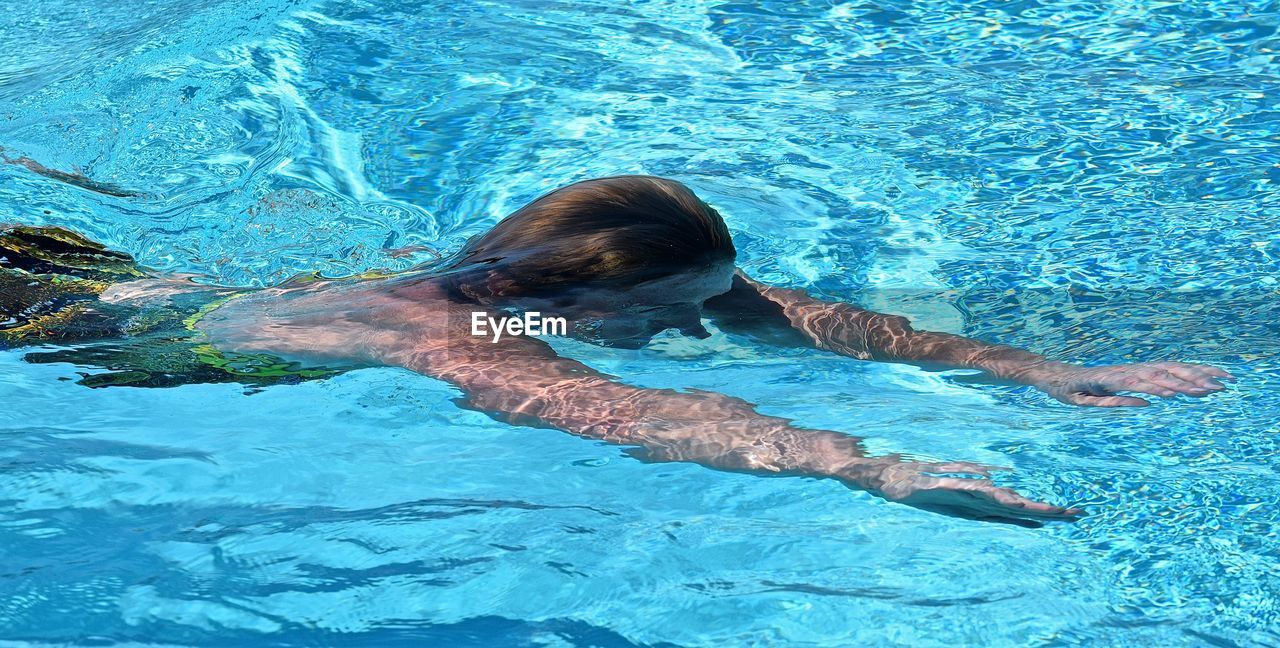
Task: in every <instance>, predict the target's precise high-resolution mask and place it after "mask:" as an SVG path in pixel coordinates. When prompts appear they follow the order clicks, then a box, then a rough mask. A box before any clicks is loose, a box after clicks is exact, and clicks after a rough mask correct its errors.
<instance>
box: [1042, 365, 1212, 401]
mask: <svg viewBox="0 0 1280 648" xmlns="http://www.w3.org/2000/svg"><path fill="white" fill-rule="evenodd" d="M1218 379H1224V380H1235V377H1234V376H1232V375H1231V374H1229V373H1227V372H1225V371H1223V370H1221V369H1218V368H1217V367H1210V366H1208V365H1201V364H1191V363H1188V362H1142V363H1138V364H1127V365H1109V366H1105V367H1078V366H1074V365H1065V364H1056V363H1055V365H1054V366H1052V367H1051V368H1046V369H1045V370H1043V372H1042V373H1041V374H1040V375H1038V376H1036V377H1034V378H1032V379H1031V380H1030V381H1029V382H1030V384H1031V385H1033V386H1035V387H1036V388H1037V389H1039V390H1040V391H1043V392H1045V393H1046V394H1049V395H1050V396H1052V397H1054V398H1056V399H1058V400H1060V401H1062V402H1064V403H1070V404H1072V405H1082V406H1086V407H1142V406H1144V405H1150V404H1151V403H1149V402H1148V401H1147V400H1146V399H1143V398H1138V397H1136V396H1119V395H1117V392H1138V393H1142V394H1151V395H1153V396H1162V397H1166V398H1167V397H1169V396H1176V395H1178V394H1185V395H1187V396H1207V395H1209V394H1212V393H1213V392H1216V391H1219V390H1221V389H1223V387H1224V385H1223V384H1222V383H1221V382H1219V380H1218Z"/></svg>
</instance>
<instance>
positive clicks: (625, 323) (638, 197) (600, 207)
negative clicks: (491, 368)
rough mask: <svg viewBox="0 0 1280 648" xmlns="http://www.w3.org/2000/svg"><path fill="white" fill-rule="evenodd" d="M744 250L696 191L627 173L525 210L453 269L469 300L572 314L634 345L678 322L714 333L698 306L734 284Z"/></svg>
mask: <svg viewBox="0 0 1280 648" xmlns="http://www.w3.org/2000/svg"><path fill="white" fill-rule="evenodd" d="M735 255H736V252H735V250H734V248H733V240H732V239H731V238H730V236H729V230H728V228H727V227H726V226H725V223H724V219H722V218H721V217H720V214H718V213H716V211H715V210H714V209H712V208H711V207H710V206H709V205H707V204H706V203H705V202H703V201H702V200H700V199H699V198H698V197H697V196H695V195H694V194H693V192H692V191H690V190H689V188H688V187H685V186H684V185H683V184H680V183H679V182H675V181H673V180H666V179H663V178H656V177H652V176H617V177H612V178H600V179H596V180H586V181H583V182H578V183H574V184H571V185H568V186H566V187H562V188H560V189H557V190H555V191H552V192H551V193H548V194H546V195H544V196H542V197H541V198H538V199H537V200H535V201H533V202H532V203H529V204H528V205H526V206H524V207H522V208H520V209H519V210H518V211H516V212H515V213H513V214H511V215H510V216H508V217H507V218H505V219H503V221H502V222H500V223H498V225H497V226H495V227H494V228H493V229H492V230H490V231H489V232H487V233H485V234H483V235H481V236H479V237H477V238H475V239H473V240H472V241H470V242H469V243H468V244H467V245H466V246H465V247H464V248H463V249H462V251H461V252H460V253H459V255H458V256H457V257H455V259H454V261H453V262H452V263H451V264H449V267H448V269H447V271H446V274H445V277H446V279H447V281H448V282H449V284H450V286H451V288H452V289H453V290H454V291H455V292H456V293H458V294H459V295H460V296H463V297H465V298H468V299H471V300H474V301H477V302H481V303H486V304H494V305H498V306H502V307H506V306H513V307H517V308H520V309H522V310H539V311H541V312H542V314H543V315H547V316H559V317H565V318H566V319H569V320H570V321H573V322H575V324H576V326H577V329H578V331H579V333H580V334H581V335H583V336H584V337H589V338H591V339H593V340H595V341H597V342H601V343H604V344H611V345H616V346H627V347H632V346H641V345H643V344H644V343H645V342H647V341H648V340H649V338H650V337H652V336H653V335H654V334H656V333H658V332H661V331H662V330H665V329H667V328H676V329H679V330H682V331H684V332H686V333H689V334H693V335H705V334H706V332H705V330H704V329H703V328H702V326H701V324H700V321H699V319H700V310H699V309H700V307H701V304H702V302H703V301H705V300H706V299H708V298H710V297H713V296H715V295H718V294H721V293H723V292H725V291H727V290H728V289H729V286H730V283H731V282H732V277H733V260H734V257H735Z"/></svg>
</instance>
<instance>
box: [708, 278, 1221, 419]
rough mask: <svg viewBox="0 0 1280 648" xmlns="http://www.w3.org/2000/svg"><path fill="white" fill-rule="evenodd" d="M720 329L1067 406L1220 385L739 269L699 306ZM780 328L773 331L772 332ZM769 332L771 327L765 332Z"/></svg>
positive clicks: (1133, 400)
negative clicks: (1060, 357)
mask: <svg viewBox="0 0 1280 648" xmlns="http://www.w3.org/2000/svg"><path fill="white" fill-rule="evenodd" d="M706 309H707V312H708V313H709V314H710V315H711V316H712V317H714V318H715V319H716V320H717V322H718V324H720V325H721V327H722V328H726V329H729V330H735V331H741V332H750V333H754V334H765V335H770V334H772V335H774V336H777V335H788V334H789V335H790V336H791V337H793V338H794V340H795V341H797V342H802V343H808V344H812V345H814V346H816V347H817V348H820V349H825V350H828V351H833V352H835V353H839V354H841V355H846V356H850V357H853V358H859V359H863V360H880V361H887V362H903V363H908V364H915V365H920V366H928V367H937V368H959V369H980V370H982V371H984V372H986V373H987V374H989V375H991V376H992V377H994V378H996V379H999V380H1009V381H1012V382H1017V383H1021V384H1025V385H1032V386H1034V387H1036V388H1038V389H1040V390H1042V391H1044V392H1046V393H1048V394H1049V395H1050V396H1053V397H1054V398H1056V399H1058V400H1060V401H1062V402H1065V403H1071V404H1074V405H1091V406H1099V407H1115V406H1141V405H1147V404H1148V402H1147V401H1146V400H1143V399H1141V398H1137V397H1133V396H1119V395H1117V392H1122V391H1128V392H1141V393H1145V394H1152V395H1155V396H1174V395H1177V394H1187V395H1191V396H1204V395H1207V394H1209V393H1212V392H1214V391H1217V390H1220V389H1222V388H1223V385H1222V383H1220V382H1218V380H1217V379H1218V378H1226V379H1231V378H1232V376H1231V375H1230V374H1228V373H1227V372H1225V371H1222V370H1221V369H1217V368H1215V367H1209V366H1205V365H1198V364H1190V363H1183V362H1152V363H1141V364H1130V365H1112V366H1106V367H1083V366H1079V365H1073V364H1068V363H1065V362H1055V361H1053V360H1050V359H1048V358H1046V357H1044V356H1042V355H1039V354H1036V353H1032V352H1030V351H1025V350H1023V349H1017V348H1014V347H1009V346H1003V345H998V344H988V343H986V342H982V341H980V340H974V339H971V338H966V337H961V336H959V335H952V334H950V333H935V332H932V331H917V330H915V329H913V328H911V324H910V323H909V322H908V321H907V319H906V318H905V317H900V316H897V315H885V314H881V313H875V312H872V311H868V310H863V309H861V308H858V307H856V306H853V305H850V304H842V303H837V302H825V301H822V300H819V299H815V298H813V297H811V296H810V295H809V294H808V293H806V292H804V291H803V290H796V289H790V288H778V287H774V286H767V285H764V284H761V283H759V282H757V281H754V280H752V279H751V278H750V277H748V276H746V274H744V273H743V272H741V271H739V272H738V273H737V274H736V275H735V276H734V281H733V288H732V289H731V290H730V291H729V292H728V293H726V294H724V295H721V296H718V297H715V298H713V299H712V300H710V301H708V302H707V304H706ZM779 328H782V329H786V331H785V333H784V332H779V331H778V330H777V329H779ZM770 329H773V330H772V331H771V330H770Z"/></svg>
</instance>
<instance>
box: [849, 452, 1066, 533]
mask: <svg viewBox="0 0 1280 648" xmlns="http://www.w3.org/2000/svg"><path fill="white" fill-rule="evenodd" d="M993 470H1008V469H1007V468H998V467H994V466H985V465H982V464H976V463H970V462H967V461H958V462H950V463H921V462H915V461H901V460H899V458H898V457H897V456H896V455H891V456H885V457H873V458H866V459H865V460H863V461H859V462H856V463H853V464H850V465H849V466H847V467H846V468H845V469H843V470H842V471H841V472H840V474H838V475H837V477H839V478H841V479H843V480H845V481H846V482H850V483H851V484H852V485H856V486H857V487H858V488H861V489H864V490H867V491H870V492H872V493H874V494H876V495H879V496H881V497H883V498H885V499H887V500H889V501H892V502H898V503H900V504H906V505H907V506H914V507H915V508H918V509H922V510H925V511H930V512H933V513H941V514H943V515H950V516H953V517H960V518H965V519H969V520H979V521H983V522H1001V523H1005V524H1016V525H1018V526H1024V527H1033V528H1034V527H1040V526H1043V525H1044V523H1045V522H1050V521H1075V520H1076V519H1077V518H1078V517H1079V516H1080V515H1081V514H1082V513H1083V511H1081V510H1080V509H1076V508H1065V507H1061V506H1055V505H1053V504H1047V503H1045V502H1037V501H1035V500H1033V499H1030V498H1027V497H1024V496H1022V495H1019V494H1018V493H1017V492H1016V491H1014V490H1013V489H1010V488H1003V487H1000V486H996V485H995V483H993V482H992V481H991V480H990V479H989V478H990V477H991V471H993ZM947 475H966V476H963V477H951V476H947Z"/></svg>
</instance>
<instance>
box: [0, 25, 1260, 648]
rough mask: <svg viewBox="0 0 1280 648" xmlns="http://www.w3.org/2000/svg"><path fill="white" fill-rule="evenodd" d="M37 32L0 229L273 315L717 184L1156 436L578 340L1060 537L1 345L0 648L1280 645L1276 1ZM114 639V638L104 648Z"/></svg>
mask: <svg viewBox="0 0 1280 648" xmlns="http://www.w3.org/2000/svg"><path fill="white" fill-rule="evenodd" d="M926 4H927V5H928V6H919V5H916V4H914V3H909V2H881V3H874V4H873V3H856V2H855V3H848V4H839V5H832V4H829V3H816V2H793V1H786V2H766V3H762V4H756V3H742V4H722V3H710V2H707V3H698V2H635V3H631V4H622V3H615V2H600V3H587V2H573V3H568V2H562V3H556V2H523V3H521V2H513V3H502V4H499V3H489V2H462V3H408V2H378V3H373V2H306V1H302V0H298V1H287V0H255V1H253V2H215V1H212V0H182V1H181V2H176V1H170V0H151V1H149V2H145V3H144V2H123V3H109V2H99V3H90V2H66V1H62V0H47V1H41V2H36V1H35V0H18V2H17V5H9V6H7V7H6V9H7V10H6V11H5V12H2V13H0V45H2V47H0V146H3V147H4V148H5V149H6V150H5V154H6V155H8V156H11V157H15V156H20V155H25V156H29V157H30V158H32V159H35V160H39V161H40V162H42V163H43V164H45V165H46V166H49V167H51V168H56V169H60V170H63V171H68V172H71V171H77V170H78V171H79V172H82V173H83V174H85V175H86V176H88V177H90V178H93V179H94V180H95V181H98V182H104V183H111V184H114V185H117V186H119V187H122V188H125V189H128V190H132V191H136V192H140V193H141V194H143V195H141V196H137V197H132V198H130V197H112V196H106V195H101V194H96V193H92V192H88V191H85V190H83V189H80V188H76V187H73V186H69V185H66V184H60V183H57V182H53V181H51V180H49V179H47V178H44V177H40V176H38V175H35V174H33V173H30V172H28V171H27V170H26V169H24V168H21V167H19V166H14V165H0V220H5V221H17V222H24V223H52V224H59V225H65V226H70V227H74V228H76V229H78V230H81V231H83V232H85V233H87V234H88V235H90V236H93V237H95V238H98V239H100V240H102V241H104V242H106V243H108V244H110V245H112V246H114V247H117V248H120V249H123V250H126V251H129V252H130V253H132V254H135V255H136V256H138V257H139V258H140V259H141V260H142V261H143V262H144V263H146V264H148V265H151V266H153V267H158V268H163V269H168V270H175V271H187V272H200V273H205V274H209V275H212V276H214V277H216V278H217V279H218V280H221V281H225V282H239V283H255V284H263V283H270V282H272V281H276V280H279V279H281V278H283V277H286V276H288V275H290V274H292V273H295V272H298V271H301V270H317V269H318V270H322V271H324V272H326V273H328V274H345V273H350V272H353V271H359V270H363V269H367V268H374V267H396V268H402V267H408V266H410V265H412V264H415V263H419V262H421V261H424V260H427V259H429V258H431V256H430V255H431V252H430V250H441V251H447V250H450V249H453V248H455V247H456V246H457V245H458V244H459V243H460V242H461V241H463V240H465V238H466V237H468V236H470V235H473V234H476V233H478V232H480V231H483V230H484V229H485V228H486V227H488V226H490V225H491V224H492V223H494V222H495V221H496V219H498V218H499V217H501V216H502V215H503V214H506V213H508V212H510V211H512V210H513V209H514V208H516V207H518V206H519V205H520V204H522V203H523V202H525V201H527V200H529V199H531V198H533V197H535V196H536V195H538V194H539V193H541V192H543V191H545V190H547V189H549V188H552V187H555V186H557V185H561V184H564V183H566V182H569V181H572V180H576V179H581V178H585V177H589V176H595V175H607V174H617V173H639V172H643V173H652V174H659V175H666V176H671V177H674V178H677V179H679V180H682V181H684V182H686V183H687V184H689V185H690V186H692V187H693V188H694V189H695V190H696V191H697V192H698V193H699V194H700V195H702V196H703V197H704V198H706V199H707V200H709V201H710V202H711V203H712V204H714V205H715V206H716V207H718V208H719V209H720V211H721V212H723V213H724V214H725V215H726V218H727V219H728V220H729V223H730V227H731V228H732V229H733V231H734V234H735V237H736V239H737V240H738V248H739V251H740V260H741V262H742V264H743V265H744V266H745V267H746V268H748V270H749V271H750V272H752V273H754V274H755V275H757V276H759V277H761V278H763V279H766V280H769V281H773V282H778V283H785V284H789V285H796V286H806V287H809V288H811V289H812V290H814V291H815V292H817V293H818V294H821V295H825V296H828V297H834V298H842V299H849V300H857V301H859V302H860V303H863V304H868V305H871V306H874V307H877V308H880V309H884V310H890V311H894V312H901V313H906V314H910V315H911V316H912V317H913V319H914V321H915V323H916V325H917V326H918V327H921V328H934V329H940V330H948V331H954V332H964V333H967V334H969V335H975V336H981V337H985V338H987V339H992V340H998V341H1002V342H1007V343H1013V344H1018V345H1023V346H1029V347H1033V348H1036V349H1038V350H1042V351H1045V352H1049V353H1053V354H1056V355H1059V356H1062V357H1065V358H1067V359H1073V360H1081V361H1091V362H1095V361H1096V362H1107V361H1111V362H1115V361H1125V360H1133V359H1136V358H1141V359H1150V360H1157V359H1181V360H1189V361H1201V362H1209V363H1214V364H1218V365H1221V366H1223V367H1225V368H1227V369H1229V370H1230V371H1232V372H1234V373H1237V374H1238V375H1240V376H1241V380H1240V382H1239V384H1238V385H1237V386H1236V387H1234V388H1233V389H1232V390H1230V391H1229V392H1227V393H1223V394H1219V395H1215V396H1212V397H1210V398H1208V399H1207V400H1205V401H1200V402H1192V401H1190V400H1179V401H1172V402H1161V403H1157V404H1155V405H1154V406H1152V407H1150V408H1146V409H1144V410H1141V411H1134V410H1126V411H1114V410H1108V411H1102V410H1082V409H1072V408H1069V407H1067V406H1064V405H1060V404H1057V403H1054V402H1052V401H1050V400H1049V399H1048V398H1047V397H1045V396H1043V395H1041V394H1038V393H1035V392H1031V391H1028V390H1026V389H1020V388H1013V387H999V386H972V385H968V384H965V383H962V382H960V381H958V380H956V379H955V377H954V376H952V375H949V374H938V373H925V372H922V371H918V370H916V369H912V368H904V367H894V366H882V365H870V364H864V363H857V362H854V361H851V360H845V359H841V358H833V357H828V356H826V355H824V354H822V353H819V352H815V351H805V350H779V349H770V348H763V347H757V346H753V345H751V344H748V343H746V342H745V341H743V340H739V339H736V338H732V337H729V336H726V335H724V334H717V335H715V336H714V337H712V338H711V339H710V340H705V341H688V340H676V339H674V338H672V339H664V340H659V341H657V342H655V343H654V344H653V345H651V347H650V348H648V349H646V350H644V351H642V352H623V351H608V350H603V349H598V348H592V347H588V346H585V345H569V344H563V345H560V346H561V347H562V350H563V351H564V352H565V353H572V354H574V355H576V356H577V357H579V358H582V359H584V360H586V361H588V362H590V363H591V364H593V365H595V366H597V367H598V368H600V369H602V370H604V371H607V372H609V373H613V374H616V375H621V376H625V377H627V379H628V380H631V381H633V382H635V383H637V384H642V385H650V386H671V387H698V388H703V389H714V390H720V391H724V392H728V393H731V394H734V395H736V396H741V397H743V398H747V399H749V400H752V401H754V402H757V403H759V404H760V405H761V408H762V410H763V411H765V412H767V413H770V414H775V415H780V416H787V417H791V418H794V419H796V420H797V421H798V422H799V423H801V424H804V425H808V426H813V427H827V428H831V429H839V430H845V431H848V432H850V433H857V434H864V435H868V436H870V437H871V440H870V444H871V445H872V446H873V447H874V448H876V449H877V450H878V451H885V452H888V451H899V452H908V453H914V454H917V455H921V456H925V457H936V458H946V459H967V460H976V461H983V462H987V463H993V464H1004V465H1011V466H1014V467H1016V468H1017V472H1016V473H1014V474H1013V475H1011V476H1009V477H1002V478H1001V479H1002V480H1004V481H1005V482H1006V483H1008V484H1011V485H1014V486H1017V487H1018V488H1021V489H1023V490H1025V491H1027V492H1029V493H1031V494H1033V495H1035V496H1038V497H1041V498H1044V499H1049V500H1052V501H1055V502H1060V503H1073V504H1078V505H1082V506H1085V507H1086V508H1087V509H1088V510H1089V511H1090V515H1089V516H1088V517H1087V518H1085V519H1084V520H1082V521H1081V522H1079V523H1077V524H1074V525H1056V526H1050V527H1046V528H1044V529H1040V530H1026V529H1020V528H1014V527H1005V526H997V525H982V524H977V523H971V522H965V521H960V520H954V519H948V518H943V517H939V516H936V515H930V514H927V513H924V512H920V511H916V510H913V509H909V508H905V507H901V506H895V505H891V504H887V503H884V502H882V501H879V500H876V499H874V498H872V497H869V496H867V495H865V494H862V493H857V492H852V491H849V490H847V489H844V488H842V487H840V486H838V485H836V484H834V483H830V482H819V481H811V480H802V479H761V478H756V477H751V476H745V475H735V474H725V473H717V472H713V471H709V470H705V469H702V468H699V467H696V466H688V465H674V464H672V465H658V464H644V463H640V462H638V461H635V460H632V459H630V458H628V457H625V456H623V455H622V454H621V453H620V451H619V450H618V449H617V448H614V447H608V446H602V445H597V444H594V443H591V442H588V441H583V440H579V439H576V438H573V437H569V436H567V435H563V434H561V433H558V432H555V431H550V430H533V429H526V428H516V427H512V426H507V425H503V424H499V423H496V422H493V421H491V420H489V419H487V418H485V417H484V416H482V415H480V414H477V413H474V412H469V411H465V410H461V409H459V408H458V407H457V406H456V405H454V404H453V403H452V402H451V399H452V398H453V397H455V396H456V393H455V392H454V391H453V390H452V389H451V388H448V387H446V386H443V385H441V384H440V383H437V382H435V381H432V380H429V379H426V378H421V377H417V376H414V375H411V374H408V373H406V372H401V371H392V370H370V371H361V372H355V373H349V374H346V375H343V376H340V377H338V378H335V379H330V380H325V381H319V382H312V383H308V384H304V385H298V386H280V387H272V388H268V389H266V390H264V391H261V392H259V393H254V394H251V395H246V394H245V393H244V389H242V388H239V387H237V386H234V385H205V386H187V387H180V388H174V389H152V390H147V389H131V388H113V389H102V390H90V389H86V388H84V387H81V386H78V385H76V384H74V381H73V380H67V378H72V379H74V378H75V377H76V375H75V371H76V370H77V368H76V367H71V366H66V365H30V364H26V363H23V362H22V361H21V359H20V356H19V355H17V354H14V353H6V354H4V355H0V398H2V399H3V400H2V401H0V402H2V404H3V407H2V408H0V441H2V442H0V467H2V469H0V500H3V503H2V505H0V572H2V574H0V575H2V578H0V637H4V638H9V639H15V640H29V641H34V642H63V641H72V642H90V641H99V640H100V639H101V638H107V639H110V640H117V641H128V640H131V641H143V642H158V643H164V644H188V645H191V644H215V643H217V644H226V643H228V642H231V643H236V644H240V645H244V644H249V643H271V644H272V645H276V644H295V643H296V644H302V643H306V644H309V645H310V644H338V643H349V642H352V641H365V642H381V643H396V642H400V643H403V644H421V643H426V642H434V643H437V644H440V645H477V646H479V645H626V644H628V643H636V644H654V645H659V644H680V645H685V644H701V645H726V644H738V643H756V644H759V645H784V644H786V645H801V644H810V645H817V644H822V645H851V644H855V643H862V644H873V645H876V644H885V643H891V642H896V643H903V644H908V645H915V646H930V645H935V646H941V645H948V646H950V645H957V644H982V645H1012V644H1036V645H1078V644H1086V645H1115V646H1129V645H1141V646H1167V645H1217V646H1234V645H1240V646H1262V645H1277V644H1280V598H1278V595H1277V592H1278V591H1280V562H1278V561H1280V551H1278V546H1280V542H1278V540H1277V536H1276V524H1277V522H1280V514H1278V513H1277V508H1276V503H1277V500H1278V499H1280V486H1278V485H1277V470H1278V469H1280V458H1277V454H1276V453H1277V445H1280V442H1277V432H1280V430H1278V429H1277V428H1278V425H1277V419H1278V418H1280V417H1278V414H1280V395H1277V391H1276V385H1277V384H1278V383H1280V364H1278V363H1277V361H1276V359H1275V354H1276V349H1277V345H1276V344H1275V338H1276V335H1277V333H1278V332H1280V331H1278V330H1277V328H1278V327H1277V324H1276V320H1277V314H1278V313H1280V307H1278V306H1277V303H1278V302H1277V299H1276V298H1277V284H1276V275H1277V254H1280V252H1278V247H1277V245H1278V243H1280V238H1278V235H1277V234H1276V227H1275V222H1274V221H1275V211H1276V207H1277V192H1276V183H1277V182H1280V139H1278V136H1277V133H1280V105H1278V104H1280V78H1278V77H1277V73H1278V72H1280V64H1278V62H1277V58H1276V57H1277V48H1280V42H1278V41H1277V36H1276V26H1277V21H1278V20H1280V17H1278V15H1277V8H1276V5H1275V4H1274V3H1249V2H1245V3H1239V2H1220V1H1204V2H1186V3H1177V2H1141V1H1128V2H1107V3H1066V2H1058V3H1053V2H1044V3H1041V2H1034V1H1029V0H1028V1H1023V0H1013V1H1006V2H997V1H994V0H991V1H987V2H978V3H970V2H947V3H926ZM94 638H99V639H94Z"/></svg>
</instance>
